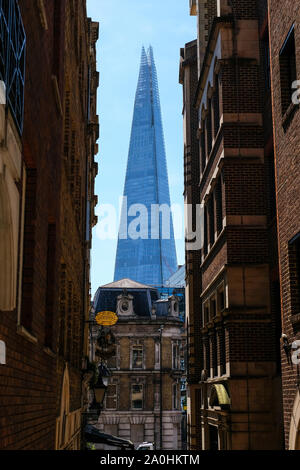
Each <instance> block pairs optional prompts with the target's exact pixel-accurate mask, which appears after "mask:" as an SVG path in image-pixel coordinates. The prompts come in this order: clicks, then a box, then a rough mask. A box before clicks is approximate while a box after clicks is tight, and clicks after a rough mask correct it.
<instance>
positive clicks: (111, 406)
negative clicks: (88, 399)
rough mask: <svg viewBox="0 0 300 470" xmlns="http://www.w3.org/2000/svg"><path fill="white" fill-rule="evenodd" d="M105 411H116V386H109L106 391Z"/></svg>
mask: <svg viewBox="0 0 300 470" xmlns="http://www.w3.org/2000/svg"><path fill="white" fill-rule="evenodd" d="M106 409H107V410H116V409H117V385H116V384H109V385H108V387H107V391H106Z"/></svg>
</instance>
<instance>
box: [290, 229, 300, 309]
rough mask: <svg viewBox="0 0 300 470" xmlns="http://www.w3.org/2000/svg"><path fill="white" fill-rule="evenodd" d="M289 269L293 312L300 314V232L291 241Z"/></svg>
mask: <svg viewBox="0 0 300 470" xmlns="http://www.w3.org/2000/svg"><path fill="white" fill-rule="evenodd" d="M289 270H290V289H291V302H292V314H293V315H298V314H300V233H298V234H297V235H296V236H295V237H294V238H293V239H292V240H291V241H290V243H289Z"/></svg>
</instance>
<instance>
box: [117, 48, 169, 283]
mask: <svg viewBox="0 0 300 470" xmlns="http://www.w3.org/2000/svg"><path fill="white" fill-rule="evenodd" d="M124 197H125V198H127V199H126V203H124V204H123V208H122V217H121V225H120V231H119V240H118V248H117V256H116V265H115V281H117V280H120V279H123V278H130V279H132V280H135V281H138V282H141V283H143V284H150V285H163V284H164V283H165V281H166V280H167V279H168V278H169V277H170V276H171V275H172V274H173V273H174V272H175V271H176V269H177V257H176V249H175V241H174V230H173V220H172V215H171V214H170V213H168V210H166V212H165V215H164V219H163V217H162V214H160V215H157V213H155V210H154V209H153V205H156V207H157V206H162V205H164V208H165V209H166V208H167V209H168V208H170V193H169V183H168V173H167V162H166V154H165V144H164V135H163V127H162V118H161V108H160V99H159V91H158V81H157V72H156V67H155V62H154V56H153V49H152V47H151V46H150V47H149V49H148V51H147V53H146V51H145V48H144V47H143V48H142V54H141V65H140V72H139V79H138V86H137V91H136V96H135V104H134V113H133V121H132V130H131V139H130V146H129V155H128V163H127V172H126V181H125V188H124ZM137 204H138V205H142V207H143V208H144V209H141V207H138V206H136V205H137ZM127 211H129V216H127V214H128V213H127ZM153 211H154V215H153ZM139 216H142V219H141V221H140V225H139V231H140V234H139V235H138V236H132V230H131V228H132V224H135V222H134V221H135V220H136V219H137V217H139ZM167 226H168V229H167V230H166V231H165V232H164V230H163V228H164V227H167Z"/></svg>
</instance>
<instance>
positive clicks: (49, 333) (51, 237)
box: [45, 224, 56, 349]
mask: <svg viewBox="0 0 300 470" xmlns="http://www.w3.org/2000/svg"><path fill="white" fill-rule="evenodd" d="M55 249H56V227H55V224H49V226H48V252H47V289H46V318H45V346H46V347H49V348H50V349H51V348H52V341H53V314H54V310H53V309H54V298H55V272H56V271H55V267H56V266H55V262H56V257H55V251H56V250H55Z"/></svg>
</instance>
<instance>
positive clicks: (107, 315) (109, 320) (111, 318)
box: [95, 312, 118, 326]
mask: <svg viewBox="0 0 300 470" xmlns="http://www.w3.org/2000/svg"><path fill="white" fill-rule="evenodd" d="M95 320H96V322H97V323H98V325H101V326H113V325H115V324H116V323H117V321H118V317H117V315H116V314H115V313H114V312H100V313H98V314H97V315H96V317H95Z"/></svg>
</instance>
